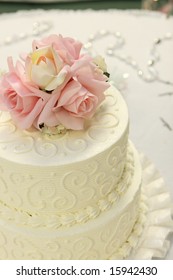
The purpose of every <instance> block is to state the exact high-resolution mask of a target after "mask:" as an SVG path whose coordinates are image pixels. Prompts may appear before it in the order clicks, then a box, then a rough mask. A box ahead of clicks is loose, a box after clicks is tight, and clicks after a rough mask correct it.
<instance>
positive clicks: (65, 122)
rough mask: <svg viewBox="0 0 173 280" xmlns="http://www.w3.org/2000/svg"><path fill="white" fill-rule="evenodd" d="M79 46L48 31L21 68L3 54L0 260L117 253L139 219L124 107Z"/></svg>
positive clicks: (137, 175) (137, 181)
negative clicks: (5, 71)
mask: <svg viewBox="0 0 173 280" xmlns="http://www.w3.org/2000/svg"><path fill="white" fill-rule="evenodd" d="M50 41H51V45H50V46H46V47H45V44H47V43H50ZM54 41H55V42H56V43H54ZM59 44H60V45H59ZM59 46H61V48H60V47H59ZM62 49H63V51H62ZM80 49H81V44H80V43H78V42H75V41H74V40H72V39H69V38H68V39H65V40H64V39H63V38H62V37H58V38H57V36H54V35H53V36H50V37H49V38H48V39H43V40H42V41H39V42H34V43H33V52H32V53H31V54H30V55H29V56H27V57H26V58H24V60H25V69H26V72H23V69H24V68H23V67H24V66H22V64H20V63H17V64H16V66H14V64H13V62H12V59H11V58H10V59H9V61H8V64H9V72H8V73H6V74H5V75H4V76H3V77H2V79H1V83H0V89H1V92H0V99H1V102H2V104H3V106H5V107H3V106H2V104H1V109H2V110H6V111H7V112H5V111H3V112H0V244H1V245H2V246H1V249H0V258H1V259H30V258H31V259H32V258H36V259H110V258H117V257H118V256H119V255H120V250H121V248H122V247H124V246H125V244H126V242H127V240H129V238H131V236H133V232H134V229H135V226H136V224H137V223H138V221H139V219H140V211H141V210H140V209H141V206H140V204H141V203H140V201H141V192H140V186H141V167H140V162H139V159H138V153H137V152H136V150H135V148H134V147H133V144H132V143H131V142H130V141H129V140H128V127H129V119H128V110H127V106H126V104H125V102H124V100H123V98H122V96H121V94H120V93H119V92H118V91H117V89H116V88H115V87H113V86H110V84H108V81H107V78H106V75H107V73H106V68H105V67H106V66H105V65H102V66H99V65H98V64H99V62H98V58H97V65H96V64H94V61H93V60H92V59H91V58H90V57H88V56H87V55H86V56H85V55H83V56H80V54H79V53H80ZM101 61H102V64H104V63H103V60H101ZM86 65H87V67H86ZM45 69H46V70H45ZM81 69H82V70H81ZM45 71H46V83H45V79H43V76H45ZM49 71H50V73H51V75H53V78H52V76H50V73H49ZM26 73H27V75H28V76H26ZM47 73H48V74H47ZM52 73H53V74H52ZM42 74H44V75H43V76H42ZM84 74H86V75H87V77H88V83H87V82H86V81H87V77H85V78H84V76H83V75H84ZM28 77H29V78H28ZM28 79H30V80H29V81H28ZM33 85H34V86H33ZM23 86H24V88H23ZM21 89H22V90H23V91H22V90H21ZM29 90H30V93H29ZM34 94H35V95H34ZM41 94H42V96H41ZM26 96H27V97H29V99H28V100H27V101H28V102H31V103H29V105H28V106H27V102H26V100H25V97H26ZM69 96H71V99H70V101H69ZM81 96H82V99H81ZM35 97H37V101H36V103H35ZM55 99H57V100H56V102H55ZM64 102H65V103H64ZM31 104H32V106H31ZM33 104H34V105H33ZM40 104H41V105H40ZM50 104H51V105H50ZM52 104H53V105H52ZM40 106H41V107H40ZM31 107H32V108H31ZM38 107H39V110H38ZM45 110H46V112H47V118H46V115H45ZM62 116H63V118H62ZM126 253H127V252H126ZM126 253H124V256H126V255H127V254H126Z"/></svg>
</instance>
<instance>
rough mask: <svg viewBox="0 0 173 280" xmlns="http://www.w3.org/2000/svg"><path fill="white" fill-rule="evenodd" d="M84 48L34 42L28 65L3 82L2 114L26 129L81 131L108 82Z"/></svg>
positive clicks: (58, 39) (54, 40)
mask: <svg viewBox="0 0 173 280" xmlns="http://www.w3.org/2000/svg"><path fill="white" fill-rule="evenodd" d="M81 47H82V44H81V43H80V42H78V41H75V40H74V39H72V38H65V37H62V36H61V35H51V36H49V37H47V38H45V39H43V40H41V41H34V42H33V50H32V52H31V53H30V54H28V55H27V56H26V57H25V59H24V61H17V62H16V65H14V63H13V60H12V58H11V57H9V58H8V66H9V71H8V72H7V73H5V74H4V75H3V76H2V78H1V81H0V109H1V110H7V111H9V112H10V114H11V117H12V119H13V120H14V122H15V123H16V124H17V126H18V127H19V128H21V129H29V128H30V127H31V126H35V127H36V128H38V129H40V128H41V127H42V126H44V125H46V126H48V127H55V126H58V125H60V124H61V125H63V126H64V127H65V128H67V129H73V130H81V129H83V128H84V121H85V119H89V118H91V117H92V116H93V115H94V113H95V111H96V109H97V107H98V106H99V104H100V103H101V102H102V101H103V100H104V98H105V96H104V92H105V90H106V89H107V88H108V87H109V83H108V82H107V77H106V76H105V75H104V73H103V71H102V70H101V69H100V68H99V67H98V66H97V65H96V64H95V63H94V60H93V58H92V57H90V56H89V55H88V54H81Z"/></svg>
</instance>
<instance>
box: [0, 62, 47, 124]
mask: <svg viewBox="0 0 173 280" xmlns="http://www.w3.org/2000/svg"><path fill="white" fill-rule="evenodd" d="M8 62H9V72H8V73H6V74H5V75H4V76H3V77H2V80H1V82H0V89H1V91H0V93H1V94H0V103H1V107H0V108H1V109H2V110H8V111H9V112H10V113H11V116H12V119H13V120H14V122H15V123H17V125H18V126H19V127H20V128H21V129H28V128H30V127H31V126H32V125H33V123H34V122H35V120H36V118H37V117H38V115H39V114H40V112H41V111H42V109H43V107H44V104H45V100H46V95H45V94H43V95H42V93H40V91H39V90H37V89H35V88H32V86H31V85H29V84H28V86H27V84H26V82H25V75H24V68H23V66H22V65H21V64H20V62H18V63H17V66H16V67H14V66H13V63H12V60H11V58H10V59H9V60H8ZM21 77H23V79H22V78H21ZM32 89H33V90H32Z"/></svg>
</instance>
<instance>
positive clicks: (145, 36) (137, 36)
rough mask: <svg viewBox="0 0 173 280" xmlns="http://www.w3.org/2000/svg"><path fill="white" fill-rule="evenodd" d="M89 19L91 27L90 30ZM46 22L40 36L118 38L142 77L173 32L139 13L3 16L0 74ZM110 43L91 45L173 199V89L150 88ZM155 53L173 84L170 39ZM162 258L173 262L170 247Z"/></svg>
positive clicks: (163, 20)
mask: <svg viewBox="0 0 173 280" xmlns="http://www.w3.org/2000/svg"><path fill="white" fill-rule="evenodd" d="M88 19H89V21H90V22H92V25H91V24H88V22H89V21H88ZM103 19H104V20H103ZM45 21H46V22H48V23H49V24H50V27H49V30H48V31H47V32H45V34H44V35H47V34H48V33H61V34H63V35H64V36H72V37H76V38H77V39H79V40H81V41H82V42H87V40H88V38H89V36H90V35H93V34H95V33H98V32H100V31H102V32H101V33H103V30H105V31H109V32H114V33H115V32H120V34H122V36H123V37H124V40H125V44H124V46H123V47H122V48H120V50H119V54H122V55H125V56H127V57H130V56H131V57H132V58H133V60H135V61H137V62H138V64H139V65H140V66H141V69H142V70H144V71H146V65H147V62H148V60H149V58H150V50H151V47H152V45H153V42H154V40H155V39H156V38H157V39H158V38H163V37H165V36H166V34H167V35H168V33H170V32H172V30H173V18H172V17H170V18H167V17H165V15H163V14H161V13H155V12H146V11H139V10H126V11H123V10H115V9H113V10H109V11H106V10H105V11H104V10H103V11H94V10H86V11H76V12H75V11H72V10H69V11H67V10H52V11H44V10H33V11H30V12H28V11H22V12H18V13H15V14H13V16H11V14H5V15H4V14H3V15H0V26H3V27H5V28H3V29H1V34H0V43H1V48H0V57H1V69H6V68H7V63H6V58H7V56H9V55H11V54H13V57H14V59H16V58H17V56H18V55H19V54H20V53H21V52H23V50H26V52H27V51H29V50H30V46H31V42H32V40H33V35H32V34H33V33H32V31H33V30H32V29H33V28H35V26H39V28H40V27H41V24H43V23H44V22H45ZM12 27H13V28H12ZM17 34H18V35H19V34H25V35H26V38H25V39H21V40H19V41H17V40H16V35H17ZM41 36H43V34H41ZM9 38H12V39H13V40H12V41H11V43H8V44H5V43H4V45H3V42H5V41H4V40H6V39H8V40H9ZM21 38H23V37H21ZM8 40H7V41H8ZM9 42H10V41H9ZM113 42H114V41H113V38H112V37H111V36H107V37H105V38H101V39H100V40H99V41H98V42H95V46H94V49H95V52H96V53H98V54H101V55H103V56H105V58H106V61H107V65H108V69H109V72H110V73H111V79H112V80H113V81H114V82H115V84H116V85H117V87H118V88H120V89H121V92H122V94H123V96H124V99H125V100H126V102H127V105H128V108H129V116H130V138H131V140H132V141H133V142H134V144H135V146H136V147H137V149H138V150H139V151H142V152H143V153H144V154H145V155H147V156H148V157H149V158H150V160H151V161H152V162H153V163H154V164H155V166H156V167H157V168H158V170H159V171H160V173H161V175H162V176H163V178H164V180H165V183H166V185H167V186H168V189H169V192H170V194H171V196H172V198H173V172H172V166H173V85H168V84H164V83H160V82H158V81H154V82H150V83H148V82H146V81H144V80H142V79H141V78H140V77H139V75H138V74H137V72H136V70H134V68H133V67H131V66H129V65H128V64H127V63H124V62H123V60H118V59H116V58H115V57H110V56H108V55H106V52H105V50H106V48H107V47H108V45H110V44H112V43H113ZM157 49H158V54H159V56H160V60H159V61H158V63H157V65H156V68H157V71H158V73H159V75H160V77H161V78H162V79H165V80H168V81H170V82H173V71H172V70H173V56H172V55H170V54H171V53H172V49H173V38H172V39H170V40H163V41H161V42H160V44H158V46H157ZM125 78H126V79H125ZM165 123H167V126H166V125H165ZM172 243H173V241H172ZM166 258H167V259H173V246H172V247H171V250H170V251H169V253H168V255H167V257H166Z"/></svg>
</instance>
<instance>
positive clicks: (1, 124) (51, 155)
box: [0, 86, 128, 166]
mask: <svg viewBox="0 0 173 280" xmlns="http://www.w3.org/2000/svg"><path fill="white" fill-rule="evenodd" d="M105 96H106V98H105V100H104V101H103V103H102V104H101V105H100V107H99V108H98V109H97V111H96V113H95V114H94V116H93V118H92V119H89V120H87V121H86V123H85V129H84V130H79V131H75V130H67V131H66V132H65V133H60V134H57V135H49V134H46V133H43V132H41V131H39V130H37V129H34V128H31V129H30V130H21V129H19V128H17V126H16V125H15V124H14V122H13V121H12V120H11V116H10V114H9V113H8V112H1V113H0V157H1V158H4V159H7V160H10V161H15V162H16V163H21V164H31V165H40V166H44V165H45V166H52V165H63V164H69V163H73V162H77V161H82V160H85V159H87V158H90V157H92V156H95V155H98V154H99V153H101V152H103V151H105V150H106V149H107V148H109V147H110V146H111V145H113V144H115V143H116V142H117V143H118V142H119V141H123V139H124V138H126V139H127V134H128V111H127V106H126V104H125V102H124V100H123V98H122V96H121V94H120V93H119V92H118V91H117V90H116V89H115V88H114V87H113V86H111V87H110V88H109V89H108V90H107V91H106V92H105Z"/></svg>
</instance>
